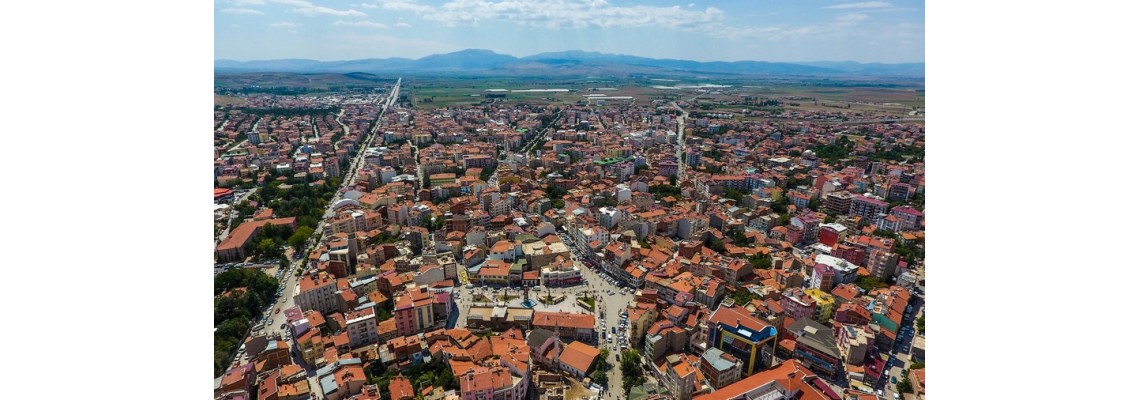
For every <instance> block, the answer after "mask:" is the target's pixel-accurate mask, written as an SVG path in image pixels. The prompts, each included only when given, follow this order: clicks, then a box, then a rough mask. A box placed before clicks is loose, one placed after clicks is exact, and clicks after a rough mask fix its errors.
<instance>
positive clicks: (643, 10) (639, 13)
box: [383, 0, 724, 30]
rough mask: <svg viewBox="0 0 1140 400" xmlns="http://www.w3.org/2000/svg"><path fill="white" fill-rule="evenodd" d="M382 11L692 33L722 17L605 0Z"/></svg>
mask: <svg viewBox="0 0 1140 400" xmlns="http://www.w3.org/2000/svg"><path fill="white" fill-rule="evenodd" d="M383 7H384V9H386V10H396V11H411V12H414V13H416V14H421V15H423V17H424V19H428V20H432V21H438V22H441V23H443V24H444V25H447V26H459V25H465V26H476V25H478V24H479V23H480V22H481V21H494V20H499V21H510V22H514V23H516V24H518V25H522V26H527V27H543V28H550V29H560V28H585V27H601V28H613V27H645V26H660V27H665V28H671V29H685V30H692V29H694V28H696V27H698V26H700V25H702V24H705V23H708V22H712V21H718V20H721V19H723V18H724V12H723V11H721V10H719V9H717V8H715V7H708V8H706V9H705V10H703V11H701V10H686V9H684V8H681V6H672V7H654V6H641V5H638V6H613V5H610V4H609V3H607V2H606V1H605V0H500V1H489V0H452V1H450V2H447V3H444V4H443V5H441V6H439V7H432V6H427V5H423V4H418V3H415V2H412V1H408V0H387V1H384V2H383Z"/></svg>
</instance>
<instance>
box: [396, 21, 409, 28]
mask: <svg viewBox="0 0 1140 400" xmlns="http://www.w3.org/2000/svg"><path fill="white" fill-rule="evenodd" d="M396 27H397V28H411V27H412V26H411V25H408V23H406V22H397V23H396Z"/></svg>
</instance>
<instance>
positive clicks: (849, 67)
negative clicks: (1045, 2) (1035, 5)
mask: <svg viewBox="0 0 1140 400" xmlns="http://www.w3.org/2000/svg"><path fill="white" fill-rule="evenodd" d="M214 71H215V72H301V73H330V72H331V73H346V72H408V73H421V74H456V73H479V74H488V75H497V74H503V75H509V74H526V75H543V74H550V75H575V74H583V75H595V74H630V73H644V74H673V73H705V74H732V75H811V76H817V75H818V76H827V75H867V76H899V77H919V78H921V77H924V76H925V73H926V64H925V63H907V64H879V63H870V64H862V63H857V62H853V61H842V62H835V61H823V62H796V63H781V62H766V61H731V62H729V61H711V62H701V61H691V60H675V59H658V58H647V57H637V56H628V55H618V54H606V53H597V52H587V51H579V50H573V51H562V52H551V53H540V54H535V55H532V56H527V57H522V58H518V57H514V56H510V55H506V54H499V53H495V52H493V51H490V50H479V49H468V50H461V51H457V52H454V53H447V54H433V55H430V56H426V57H423V58H419V59H414V60H413V59H409V58H398V57H396V58H370V59H361V60H347V61H317V60H306V59H281V60H257V61H233V60H215V61H214Z"/></svg>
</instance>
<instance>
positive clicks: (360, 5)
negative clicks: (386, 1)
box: [356, 3, 380, 8]
mask: <svg viewBox="0 0 1140 400" xmlns="http://www.w3.org/2000/svg"><path fill="white" fill-rule="evenodd" d="M356 6H357V7H360V8H380V6H378V5H375V4H372V3H360V4H357V5H356Z"/></svg>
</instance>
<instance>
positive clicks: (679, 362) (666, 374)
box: [653, 353, 712, 400]
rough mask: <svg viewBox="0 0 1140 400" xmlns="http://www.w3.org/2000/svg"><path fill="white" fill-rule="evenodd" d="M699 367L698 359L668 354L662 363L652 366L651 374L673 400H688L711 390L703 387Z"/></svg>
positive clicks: (681, 354) (686, 355)
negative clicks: (694, 395) (652, 373)
mask: <svg viewBox="0 0 1140 400" xmlns="http://www.w3.org/2000/svg"><path fill="white" fill-rule="evenodd" d="M699 366H700V361H699V359H698V358H697V357H693V356H692V355H690V354H686V353H680V354H670V355H669V356H667V357H665V360H664V361H663V362H661V363H659V364H655V365H654V369H653V372H654V373H655V375H656V376H657V378H658V380H659V381H660V382H661V383H662V384H663V385H664V386H665V389H666V390H668V393H669V394H670V395H671V396H672V397H673V398H674V399H676V400H690V399H692V398H693V394H703V393H706V392H708V391H711V390H712V387H709V386H706V385H705V383H704V380H705V379H704V377H703V375H704V374H702V373H701V371H700V369H699Z"/></svg>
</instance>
